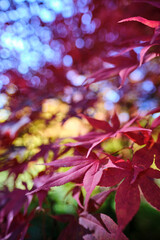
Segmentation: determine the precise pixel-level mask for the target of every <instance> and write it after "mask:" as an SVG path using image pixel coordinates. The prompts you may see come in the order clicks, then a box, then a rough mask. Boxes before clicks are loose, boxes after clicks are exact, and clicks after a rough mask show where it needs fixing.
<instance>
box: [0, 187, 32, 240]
mask: <svg viewBox="0 0 160 240" xmlns="http://www.w3.org/2000/svg"><path fill="white" fill-rule="evenodd" d="M26 193H28V190H21V189H14V190H13V191H12V192H9V191H8V190H7V189H6V190H5V191H1V192H0V224H1V225H2V226H3V231H4V235H5V237H6V239H8V238H9V237H10V236H12V237H13V236H14V234H20V233H21V231H22V229H24V234H25V233H26V230H27V228H28V227H27V228H26V230H25V225H23V224H22V225H21V226H19V227H17V226H16V227H17V231H18V233H16V232H17V231H14V230H15V227H14V228H13V225H14V224H15V222H16V221H17V220H16V219H17V218H18V216H19V213H20V210H21V209H22V207H24V214H23V215H26V213H27V209H28V206H29V204H30V203H31V200H32V196H26ZM17 198H18V201H17ZM20 215H21V214H20ZM22 218H23V216H22ZM29 218H30V217H29ZM24 219H25V218H24ZM24 219H23V220H24ZM26 220H27V219H26ZM3 224H4V225H3ZM26 224H27V222H26ZM21 227H22V229H21ZM7 235H8V237H7ZM4 239H5V238H4ZM13 239H14V238H13ZM15 239H16V238H15ZM22 239H23V238H22Z"/></svg>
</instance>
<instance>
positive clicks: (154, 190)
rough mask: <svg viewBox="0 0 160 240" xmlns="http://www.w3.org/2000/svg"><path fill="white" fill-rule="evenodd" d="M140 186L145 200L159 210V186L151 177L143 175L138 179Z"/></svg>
mask: <svg viewBox="0 0 160 240" xmlns="http://www.w3.org/2000/svg"><path fill="white" fill-rule="evenodd" d="M139 184H140V187H141V189H142V192H143V195H144V197H145V198H146V200H147V201H148V202H149V203H150V204H151V205H152V206H153V207H155V208H157V209H158V210H160V201H159V199H160V188H159V187H158V186H157V185H156V184H155V183H154V181H153V179H151V178H149V177H146V176H143V177H141V178H140V180H139Z"/></svg>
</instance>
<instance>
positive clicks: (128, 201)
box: [115, 178, 140, 230]
mask: <svg viewBox="0 0 160 240" xmlns="http://www.w3.org/2000/svg"><path fill="white" fill-rule="evenodd" d="M115 201H116V215H117V220H118V225H119V226H120V229H121V230H123V229H124V228H125V226H126V225H127V224H128V223H129V222H130V221H131V219H132V218H133V217H134V215H135V214H136V213H137V211H138V209H139V205H140V193H139V189H138V185H137V184H136V183H133V184H130V180H129V179H128V178H126V179H125V180H124V181H123V182H122V183H121V185H120V186H119V188H118V190H117V193H116V199H115Z"/></svg>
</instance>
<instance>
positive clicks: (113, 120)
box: [111, 112, 120, 130]
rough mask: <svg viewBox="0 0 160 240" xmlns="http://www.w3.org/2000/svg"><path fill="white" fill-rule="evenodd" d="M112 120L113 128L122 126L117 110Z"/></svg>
mask: <svg viewBox="0 0 160 240" xmlns="http://www.w3.org/2000/svg"><path fill="white" fill-rule="evenodd" d="M111 122H112V126H113V129H115V130H116V129H119V128H120V121H119V118H118V116H117V114H116V112H114V114H113V116H112V117H111Z"/></svg>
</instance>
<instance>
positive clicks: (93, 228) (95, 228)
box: [79, 212, 127, 240]
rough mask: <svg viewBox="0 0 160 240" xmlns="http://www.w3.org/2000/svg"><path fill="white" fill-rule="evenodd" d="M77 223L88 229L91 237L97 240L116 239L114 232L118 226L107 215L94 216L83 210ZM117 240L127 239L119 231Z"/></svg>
mask: <svg viewBox="0 0 160 240" xmlns="http://www.w3.org/2000/svg"><path fill="white" fill-rule="evenodd" d="M79 223H80V225H82V226H83V227H84V228H86V229H89V231H90V232H91V236H92V238H91V239H97V240H106V239H107V240H113V239H116V232H117V230H118V226H117V224H116V223H115V222H114V221H113V220H112V219H111V218H110V217H109V216H107V215H104V214H98V215H96V216H93V215H91V214H88V213H85V212H84V213H82V214H81V215H80V218H79ZM84 239H85V238H84ZM86 239H88V238H86ZM89 239H90V238H89ZM119 240H127V238H126V236H125V235H124V234H123V233H121V234H120V237H119Z"/></svg>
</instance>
